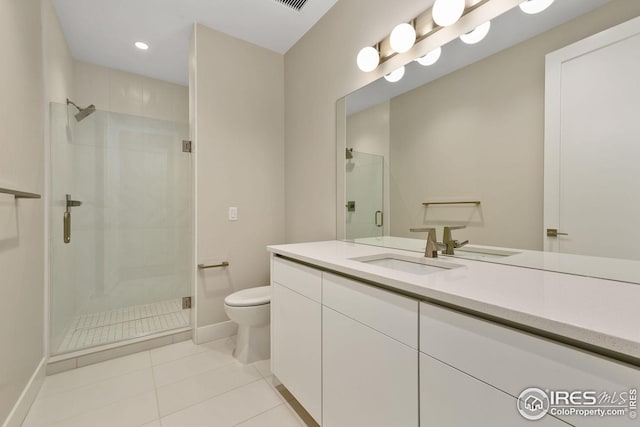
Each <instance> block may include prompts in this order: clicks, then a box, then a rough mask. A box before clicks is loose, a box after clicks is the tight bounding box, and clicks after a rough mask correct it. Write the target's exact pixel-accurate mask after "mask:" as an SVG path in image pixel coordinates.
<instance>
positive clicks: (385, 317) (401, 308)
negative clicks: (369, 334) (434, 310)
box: [322, 272, 418, 349]
mask: <svg viewBox="0 0 640 427" xmlns="http://www.w3.org/2000/svg"><path fill="white" fill-rule="evenodd" d="M322 302H323V305H324V306H326V307H329V308H331V309H333V310H335V311H337V312H340V313H342V314H344V315H345V316H348V317H350V318H352V319H354V320H357V321H358V322H360V323H363V324H365V325H367V326H369V327H371V328H373V329H375V330H377V331H379V332H382V333H383V334H385V335H387V336H389V337H391V338H394V339H396V340H398V341H400V342H402V343H404V344H406V345H408V346H410V347H412V348H415V349H417V348H418V300H416V299H413V298H409V297H405V296H403V295H400V294H397V293H394V292H389V291H386V290H384V289H380V288H376V287H375V286H372V285H367V284H364V283H361V282H358V281H355V280H351V279H347V278H345V277H342V276H338V275H335V274H331V273H326V272H325V273H323V278H322Z"/></svg>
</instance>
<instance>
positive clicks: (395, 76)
mask: <svg viewBox="0 0 640 427" xmlns="http://www.w3.org/2000/svg"><path fill="white" fill-rule="evenodd" d="M402 77H404V65H403V66H402V67H400V68H396V69H395V70H393V71H392V72H390V73H389V74H387V75H386V76H384V79H385V80H386V81H388V82H391V83H395V82H398V81H400V80H401V79H402Z"/></svg>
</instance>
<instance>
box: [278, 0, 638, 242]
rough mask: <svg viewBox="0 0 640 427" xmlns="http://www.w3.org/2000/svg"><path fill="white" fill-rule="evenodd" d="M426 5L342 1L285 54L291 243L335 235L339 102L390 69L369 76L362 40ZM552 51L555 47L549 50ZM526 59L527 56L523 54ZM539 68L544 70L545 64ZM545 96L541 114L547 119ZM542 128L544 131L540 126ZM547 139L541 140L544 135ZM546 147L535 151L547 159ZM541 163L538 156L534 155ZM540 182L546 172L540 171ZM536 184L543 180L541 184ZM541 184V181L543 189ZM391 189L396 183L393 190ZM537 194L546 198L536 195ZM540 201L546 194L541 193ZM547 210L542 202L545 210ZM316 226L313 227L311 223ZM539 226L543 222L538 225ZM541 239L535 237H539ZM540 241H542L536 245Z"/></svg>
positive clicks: (600, 25) (560, 36) (585, 24)
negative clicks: (361, 63) (360, 59)
mask: <svg viewBox="0 0 640 427" xmlns="http://www.w3.org/2000/svg"><path fill="white" fill-rule="evenodd" d="M639 7H640V3H638V2H632V1H628V0H614V1H613V2H611V3H610V4H608V5H607V6H605V7H603V8H601V10H600V11H596V12H594V13H590V14H588V15H586V16H584V17H582V18H580V19H579V20H578V21H575V22H574V23H571V24H569V27H565V30H566V29H568V28H571V33H570V34H564V33H563V31H565V30H558V31H556V32H555V33H553V34H555V36H552V37H555V39H554V41H553V42H552V43H550V44H548V45H547V47H549V48H551V47H552V46H558V47H559V46H562V45H564V44H568V43H571V42H572V41H574V40H579V39H581V38H584V37H585V36H587V35H589V34H592V33H593V32H596V31H599V30H601V29H605V28H608V27H610V26H612V25H615V24H616V23H619V22H622V21H624V20H627V19H629V18H630V17H631V16H635V15H637V13H638V12H637V10H638V8H639ZM423 9H424V4H421V2H417V1H406V2H401V3H397V2H395V3H392V2H385V1H381V0H373V1H372V0H351V1H342V2H337V3H336V5H335V6H334V7H333V8H332V9H331V10H330V11H329V12H328V13H327V14H326V15H325V16H324V17H323V18H322V19H321V20H320V22H318V24H316V25H315V26H314V27H313V28H312V29H311V31H309V32H308V33H307V34H306V35H305V36H304V37H303V38H302V39H301V40H300V42H298V43H297V44H296V45H295V46H294V47H293V48H292V49H291V50H290V51H289V52H287V54H286V56H285V100H286V104H285V105H286V119H285V123H286V126H285V132H286V152H285V156H286V177H287V179H286V214H287V229H286V236H287V241H289V242H297V241H307V240H323V239H331V238H335V235H336V232H335V230H336V223H335V218H336V214H335V212H336V210H335V208H336V201H335V195H336V188H335V185H336V178H335V171H336V153H335V140H336V137H335V132H336V126H335V123H336V120H335V111H336V109H335V103H336V100H337V99H338V98H340V97H342V96H345V95H346V94H348V93H350V92H352V91H353V90H355V89H358V88H360V87H362V86H364V85H365V84H367V83H369V82H371V81H373V80H375V79H376V78H378V77H380V76H381V75H382V74H383V73H384V72H388V71H389V69H392V68H394V67H395V66H397V65H399V62H401V61H406V60H407V59H408V58H406V57H404V59H403V58H402V57H401V58H394V60H395V59H397V60H398V61H399V62H397V63H396V62H393V60H392V61H390V62H389V67H388V68H384V67H383V68H381V69H379V70H376V71H374V72H372V73H369V74H366V73H362V72H361V71H359V70H358V69H357V67H356V65H355V57H356V55H357V52H358V50H359V49H360V48H361V47H362V46H366V45H367V44H369V43H371V41H372V40H373V41H375V40H379V39H381V38H382V37H384V36H385V35H387V34H388V33H389V31H390V30H391V29H392V28H393V26H394V25H395V24H396V23H397V22H402V21H403V20H407V19H410V18H411V17H413V16H414V15H416V14H417V13H419V12H421V11H422V10H423ZM551 50H553V49H551ZM523 60H524V61H527V59H523ZM537 67H538V68H537V69H536V70H535V73H536V74H538V75H542V74H541V73H543V72H544V67H543V65H542V63H539V64H538V66H537ZM541 100H542V94H540V96H539V98H538V113H537V114H538V116H539V117H542V112H543V111H542V104H541ZM540 132H542V129H541V128H540ZM539 143H540V144H542V140H539ZM541 150H542V146H541V145H540V147H539V148H538V150H537V151H536V156H538V158H541V157H539V156H541ZM536 161H538V160H536ZM539 180H540V181H541V180H542V170H541V169H540V170H539ZM536 185H538V184H536ZM540 188H541V187H540ZM391 191H393V189H392V190H391ZM536 197H538V198H539V197H540V194H537V195H536ZM539 200H541V199H539ZM540 209H541V208H540ZM309 224H313V226H309ZM539 229H540V228H538V230H539ZM538 241H539V238H537V239H536V242H538ZM535 244H537V243H535Z"/></svg>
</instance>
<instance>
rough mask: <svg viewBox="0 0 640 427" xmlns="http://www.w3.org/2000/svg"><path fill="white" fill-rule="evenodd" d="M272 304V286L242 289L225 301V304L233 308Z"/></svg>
mask: <svg viewBox="0 0 640 427" xmlns="http://www.w3.org/2000/svg"><path fill="white" fill-rule="evenodd" d="M270 302H271V286H258V287H256V288H248V289H242V290H240V291H237V292H234V293H232V294H231V295H229V296H227V297H226V298H225V299H224V303H225V304H226V305H228V306H231V307H252V306H256V305H264V304H269V303H270Z"/></svg>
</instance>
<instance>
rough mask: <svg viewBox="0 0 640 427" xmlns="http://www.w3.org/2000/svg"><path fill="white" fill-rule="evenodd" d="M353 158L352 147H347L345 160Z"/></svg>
mask: <svg viewBox="0 0 640 427" xmlns="http://www.w3.org/2000/svg"><path fill="white" fill-rule="evenodd" d="M349 159H353V148H347V160H349Z"/></svg>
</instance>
